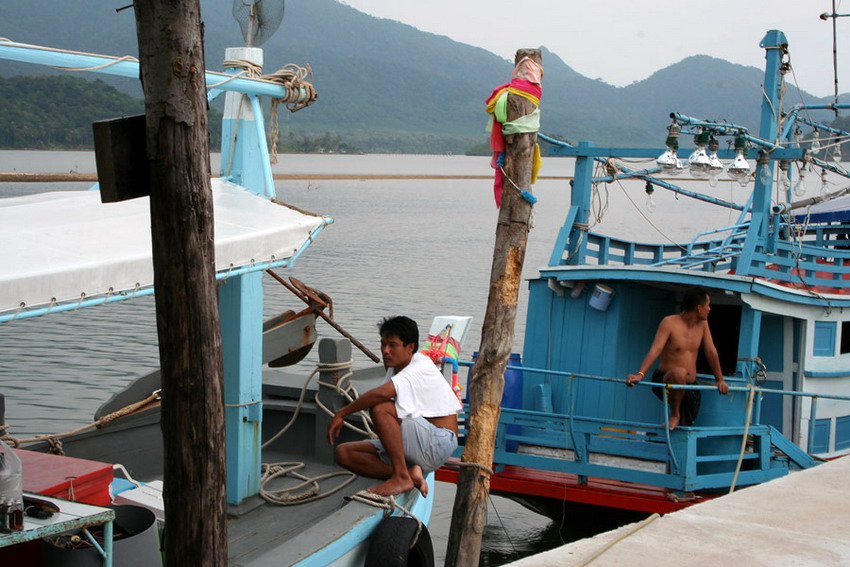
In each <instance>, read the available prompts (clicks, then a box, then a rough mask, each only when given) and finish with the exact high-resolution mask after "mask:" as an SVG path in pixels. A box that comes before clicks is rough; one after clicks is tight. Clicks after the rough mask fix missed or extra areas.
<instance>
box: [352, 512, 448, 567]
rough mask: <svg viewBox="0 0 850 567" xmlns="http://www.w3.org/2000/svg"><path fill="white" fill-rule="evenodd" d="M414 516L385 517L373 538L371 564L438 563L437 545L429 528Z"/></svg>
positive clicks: (413, 566) (414, 566)
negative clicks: (420, 529)
mask: <svg viewBox="0 0 850 567" xmlns="http://www.w3.org/2000/svg"><path fill="white" fill-rule="evenodd" d="M418 527H419V523H418V522H417V521H416V520H414V519H413V518H406V517H402V516H390V517H388V518H384V519H383V520H382V521H381V523H380V524H378V527H377V528H376V529H375V532H374V533H373V534H372V536H371V537H370V538H369V552H368V554H367V555H366V565H367V567H434V546H433V545H432V544H431V534H429V533H428V528H427V527H425V526H424V525H423V526H422V531H421V532H420V533H419V537H418V538H417V537H416V531H417V529H418Z"/></svg>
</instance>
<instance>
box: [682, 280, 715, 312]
mask: <svg viewBox="0 0 850 567" xmlns="http://www.w3.org/2000/svg"><path fill="white" fill-rule="evenodd" d="M708 297H709V295H708V290H706V289H705V288H704V287H699V286H696V287H692V288H690V289H688V291H686V292H685V295H684V296H683V297H682V313H687V312H688V311H693V310H694V309H696V308H697V306H698V305H702V304H703V303H705V302H706V300H707V299H708Z"/></svg>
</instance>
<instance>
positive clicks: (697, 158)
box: [688, 132, 711, 179]
mask: <svg viewBox="0 0 850 567" xmlns="http://www.w3.org/2000/svg"><path fill="white" fill-rule="evenodd" d="M694 143H695V144H696V149H695V150H694V151H693V153H692V154H691V155H690V157H689V158H688V171H690V172H691V175H693V176H694V177H697V178H702V179H704V178H706V177H708V175H709V171H710V168H711V162H710V160H709V159H708V152H706V151H705V147H706V145H708V132H700V133H699V134H697V135H696V137H695V138H694Z"/></svg>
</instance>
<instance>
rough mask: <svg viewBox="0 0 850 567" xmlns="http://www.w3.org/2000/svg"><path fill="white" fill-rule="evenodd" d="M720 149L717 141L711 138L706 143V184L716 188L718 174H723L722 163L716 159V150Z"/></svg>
mask: <svg viewBox="0 0 850 567" xmlns="http://www.w3.org/2000/svg"><path fill="white" fill-rule="evenodd" d="M719 147H720V144H719V143H718V141H717V139H716V138H715V137H714V136H712V137H711V139H710V140H709V141H708V151H709V154H708V184H709V185H711V186H712V187H717V181H718V180H719V178H720V174H721V173H723V162H722V161H720V158H719V157H717V149H718V148H719Z"/></svg>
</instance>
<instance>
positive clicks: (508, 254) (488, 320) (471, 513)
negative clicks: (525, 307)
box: [446, 49, 541, 567]
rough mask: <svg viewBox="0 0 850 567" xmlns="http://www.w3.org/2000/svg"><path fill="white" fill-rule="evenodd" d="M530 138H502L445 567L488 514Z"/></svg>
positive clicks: (474, 558) (469, 551)
mask: <svg viewBox="0 0 850 567" xmlns="http://www.w3.org/2000/svg"><path fill="white" fill-rule="evenodd" d="M525 57H530V58H531V59H533V60H534V61H535V62H537V63H538V64H540V63H541V54H540V50H538V49H521V50H519V51H517V53H516V60H515V62H516V63H519V62H520V61H521V60H522V59H523V58H525ZM507 102H508V111H507V118H508V121H511V120H515V119H516V118H519V117H520V116H525V115H527V114H529V113H531V112H532V111H533V110H534V108H535V106H534V103H532V102H531V101H530V100H528V99H527V98H524V97H522V96H519V95H515V94H509V95H508V101H507ZM494 127H495V128H498V127H499V125H498V124H494ZM535 142H536V134H535V133H524V134H513V135H510V136H507V137H506V150H505V154H506V155H505V167H504V169H505V181H504V190H503V193H502V206H501V210H500V211H499V221H498V225H497V227H496V243H495V247H494V250H493V266H492V269H491V272H490V293H489V296H488V299H487V311H486V313H485V315H484V325H483V328H482V332H481V347H480V348H479V349H478V359H477V361H476V362H475V366H474V367H473V368H472V381H471V384H470V386H469V404H470V416H469V423H468V424H467V425H468V427H467V437H466V445H465V446H464V449H463V458H462V467H461V470H460V474H459V476H458V481H457V494H456V496H455V502H454V508H453V510H452V525H451V529H450V531H449V543H448V548H447V550H446V565H447V566H450V567H453V566H471V567H474V566H477V565H478V560H479V556H480V554H481V536H482V535H483V532H484V525H485V523H486V520H487V495H488V494H489V490H490V475H489V472H487V471H488V470H489V469H490V467H492V464H493V450H494V444H495V440H496V426H497V425H498V422H499V414H500V413H501V409H500V404H501V401H502V391H503V389H504V385H505V368H506V367H507V365H508V360H509V359H510V355H511V349H512V346H513V340H514V323H515V321H516V306H517V300H518V297H519V286H520V281H521V276H522V266H523V262H524V261H525V249H526V244H527V242H528V231H529V229H530V219H531V209H532V207H531V203H530V202H528V201H527V200H525V199H524V198H523V197H522V196H521V195H520V190H522V189H525V190H528V189H529V188H530V187H531V176H532V165H533V151H534V145H535ZM482 467H484V468H482Z"/></svg>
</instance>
